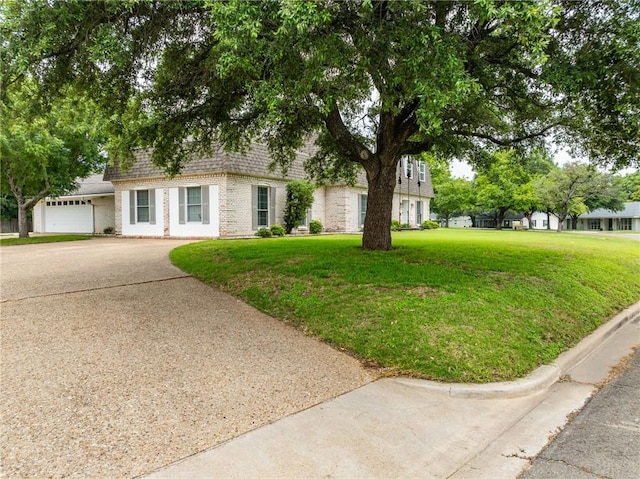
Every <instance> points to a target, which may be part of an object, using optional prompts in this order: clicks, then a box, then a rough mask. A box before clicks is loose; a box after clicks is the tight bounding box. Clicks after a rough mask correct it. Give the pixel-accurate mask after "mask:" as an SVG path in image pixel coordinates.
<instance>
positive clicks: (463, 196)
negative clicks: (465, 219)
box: [430, 178, 473, 228]
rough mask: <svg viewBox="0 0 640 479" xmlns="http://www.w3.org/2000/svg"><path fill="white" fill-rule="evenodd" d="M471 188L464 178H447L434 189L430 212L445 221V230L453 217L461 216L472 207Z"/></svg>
mask: <svg viewBox="0 0 640 479" xmlns="http://www.w3.org/2000/svg"><path fill="white" fill-rule="evenodd" d="M472 188H473V187H472V184H471V182H470V181H469V180H465V179H464V178H448V180H447V181H445V182H442V183H440V184H438V185H437V186H436V187H435V188H434V196H433V199H432V200H431V202H430V206H431V211H433V212H434V213H436V214H437V215H438V217H439V218H441V219H444V220H445V227H446V228H448V227H449V220H450V219H451V218H452V217H453V216H459V215H462V213H463V211H465V210H466V209H468V208H470V207H471V206H472V203H471V201H472V199H471V198H472V194H473V192H472Z"/></svg>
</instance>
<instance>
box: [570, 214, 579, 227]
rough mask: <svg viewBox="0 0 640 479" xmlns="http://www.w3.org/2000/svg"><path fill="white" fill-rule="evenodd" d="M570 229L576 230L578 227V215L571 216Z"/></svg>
mask: <svg viewBox="0 0 640 479" xmlns="http://www.w3.org/2000/svg"><path fill="white" fill-rule="evenodd" d="M571 229H572V230H577V229H578V217H577V216H572V217H571Z"/></svg>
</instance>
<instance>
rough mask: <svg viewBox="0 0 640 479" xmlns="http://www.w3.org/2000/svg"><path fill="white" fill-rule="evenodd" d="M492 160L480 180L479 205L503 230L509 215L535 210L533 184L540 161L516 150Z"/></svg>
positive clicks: (478, 182) (500, 153) (495, 156)
mask: <svg viewBox="0 0 640 479" xmlns="http://www.w3.org/2000/svg"><path fill="white" fill-rule="evenodd" d="M492 157H493V158H492V159H491V160H490V161H489V162H488V163H487V165H488V166H486V167H482V169H481V170H480V171H479V173H478V174H477V176H476V188H477V202H478V203H477V205H478V206H480V207H482V208H483V209H484V210H485V211H493V212H494V214H495V216H494V217H495V220H496V228H497V229H502V222H503V220H504V216H505V214H506V213H507V211H509V210H514V211H527V210H529V209H530V208H532V207H533V206H534V205H533V203H534V195H533V188H532V187H531V185H530V184H529V183H530V181H531V180H532V178H533V177H534V176H535V172H536V171H538V168H539V165H538V158H537V157H533V156H531V157H523V156H522V155H519V154H518V153H517V152H516V151H514V150H503V151H499V152H496V153H494V154H493V155H492Z"/></svg>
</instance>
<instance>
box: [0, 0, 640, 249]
mask: <svg viewBox="0 0 640 479" xmlns="http://www.w3.org/2000/svg"><path fill="white" fill-rule="evenodd" d="M5 3H6V7H5V8H4V11H3V12H1V15H0V17H1V18H2V19H3V20H2V29H3V32H2V33H3V38H5V39H7V42H6V45H7V47H8V48H7V50H8V52H9V55H8V56H9V61H6V62H4V65H5V66H4V70H5V71H9V70H13V71H16V70H18V71H19V70H21V69H25V68H31V69H33V70H35V71H36V72H37V73H38V74H39V75H41V78H42V79H43V81H44V82H45V83H46V84H47V85H50V86H55V85H57V84H59V83H61V82H69V81H73V82H76V83H77V84H79V85H81V86H82V87H84V88H86V89H87V90H90V91H92V92H93V94H94V96H95V97H96V98H97V99H98V100H100V101H101V102H102V104H103V106H104V107H105V108H107V109H108V110H109V111H110V112H112V113H113V115H112V118H113V119H114V122H113V125H112V127H113V128H112V131H111V136H110V137H111V139H112V145H111V147H112V148H113V151H117V152H118V153H119V155H120V157H121V158H122V160H123V161H124V160H125V159H126V158H129V159H131V158H132V153H131V152H132V151H133V150H132V149H133V148H135V147H140V146H145V147H152V148H153V161H154V162H155V163H156V164H158V165H161V166H164V167H165V168H166V169H167V171H168V172H170V173H175V172H177V171H179V170H180V166H181V164H182V163H183V162H184V161H186V160H187V158H188V157H189V155H190V153H201V152H203V151H207V150H209V149H210V148H211V147H212V145H213V144H214V143H215V142H220V143H222V144H224V145H226V146H227V147H228V148H242V147H246V146H247V145H249V142H250V141H251V140H254V139H260V140H261V141H265V142H266V144H267V145H268V146H269V148H270V149H271V152H272V155H273V159H274V162H275V163H277V164H279V165H281V166H282V167H283V168H285V169H286V167H287V166H288V165H289V164H290V162H291V161H292V160H293V158H294V150H295V149H296V148H298V147H300V146H302V145H303V144H304V142H305V141H306V140H307V138H308V135H309V134H314V135H317V136H316V138H317V141H316V144H317V146H318V148H319V150H318V152H317V154H316V155H315V156H314V157H313V158H312V159H311V160H310V161H308V162H307V165H306V166H307V170H308V171H309V173H310V174H312V175H313V176H314V177H316V178H318V179H320V180H323V181H333V180H337V179H338V178H341V179H353V178H354V175H355V173H356V172H357V170H358V168H363V169H364V170H365V172H366V177H367V181H368V186H369V191H368V209H367V215H366V219H365V225H364V234H363V240H362V241H363V247H364V248H367V249H389V248H390V247H391V234H390V228H389V225H390V223H391V214H392V211H391V210H392V202H393V191H394V188H395V184H396V181H395V176H396V175H395V173H396V165H397V163H398V161H399V160H400V158H401V157H402V156H404V155H416V154H420V153H422V152H431V153H434V154H437V155H441V156H443V157H446V158H450V157H454V156H457V157H459V158H465V157H466V158H470V157H473V156H474V153H475V151H477V150H478V149H480V150H486V149H487V148H491V147H496V146H497V147H508V146H511V145H514V144H518V145H520V146H521V147H522V148H525V147H527V146H531V145H535V144H539V143H541V142H542V141H543V140H544V138H548V137H549V136H550V135H555V138H556V139H557V140H558V141H561V142H562V143H563V144H570V145H574V146H576V147H580V150H581V151H580V153H581V154H582V155H583V156H589V157H590V158H592V159H594V160H595V161H599V162H603V163H606V162H613V163H615V164H616V165H618V166H625V165H628V164H631V163H632V162H636V163H637V161H638V158H637V151H638V149H639V147H640V139H639V138H638V135H637V132H638V131H639V129H640V125H639V122H640V120H639V117H640V115H638V104H640V101H639V95H640V93H639V91H640V88H639V87H638V85H639V82H640V75H639V74H638V72H639V70H640V68H639V67H640V48H638V47H639V43H640V40H639V38H640V32H639V31H638V30H639V29H638V28H637V25H638V22H639V21H640V13H639V12H638V8H637V0H599V1H596V0H587V1H584V2H574V1H570V0H538V1H532V2H503V1H497V0H496V1H493V0H482V1H476V2H467V1H440V0H438V1H428V0H422V1H418V0H416V1H411V2H394V1H386V0H370V1H356V0H344V1H340V2H312V1H297V2H289V1H276V0H271V1H268V0H265V1H261V2H247V1H245V0H229V1H215V0H211V1H188V2H187V1H181V2H179V1H174V2H156V1H144V0H138V1H135V0H132V1H129V2H113V1H106V0H104V1H93V2H50V1H47V0H20V1H17V0H14V1H11V0H9V1H7V2H5ZM176 72H188V74H176ZM186 140H188V141H186Z"/></svg>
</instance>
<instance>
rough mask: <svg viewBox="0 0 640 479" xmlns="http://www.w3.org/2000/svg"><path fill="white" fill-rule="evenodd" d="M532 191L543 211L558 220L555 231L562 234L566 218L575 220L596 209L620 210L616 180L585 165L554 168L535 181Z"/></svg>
mask: <svg viewBox="0 0 640 479" xmlns="http://www.w3.org/2000/svg"><path fill="white" fill-rule="evenodd" d="M535 191H536V195H537V197H538V201H539V203H540V204H541V205H543V208H544V210H545V211H549V212H551V213H553V214H554V215H555V216H557V217H558V231H562V229H563V226H564V221H565V220H566V218H567V217H569V216H572V217H575V218H577V217H578V216H579V215H581V214H584V213H587V212H588V211H591V210H593V209H596V208H606V209H610V210H613V211H617V210H621V209H622V208H623V203H622V198H621V189H620V187H619V184H618V182H617V181H616V179H615V177H614V176H613V175H611V174H610V173H602V172H600V171H598V170H597V169H596V168H594V167H593V166H591V165H586V164H584V163H577V162H574V163H567V164H565V165H563V166H562V168H554V169H553V170H551V171H550V172H549V173H548V174H547V175H545V176H544V177H541V178H539V179H538V180H537V181H536V183H535ZM574 229H575V225H574Z"/></svg>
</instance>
